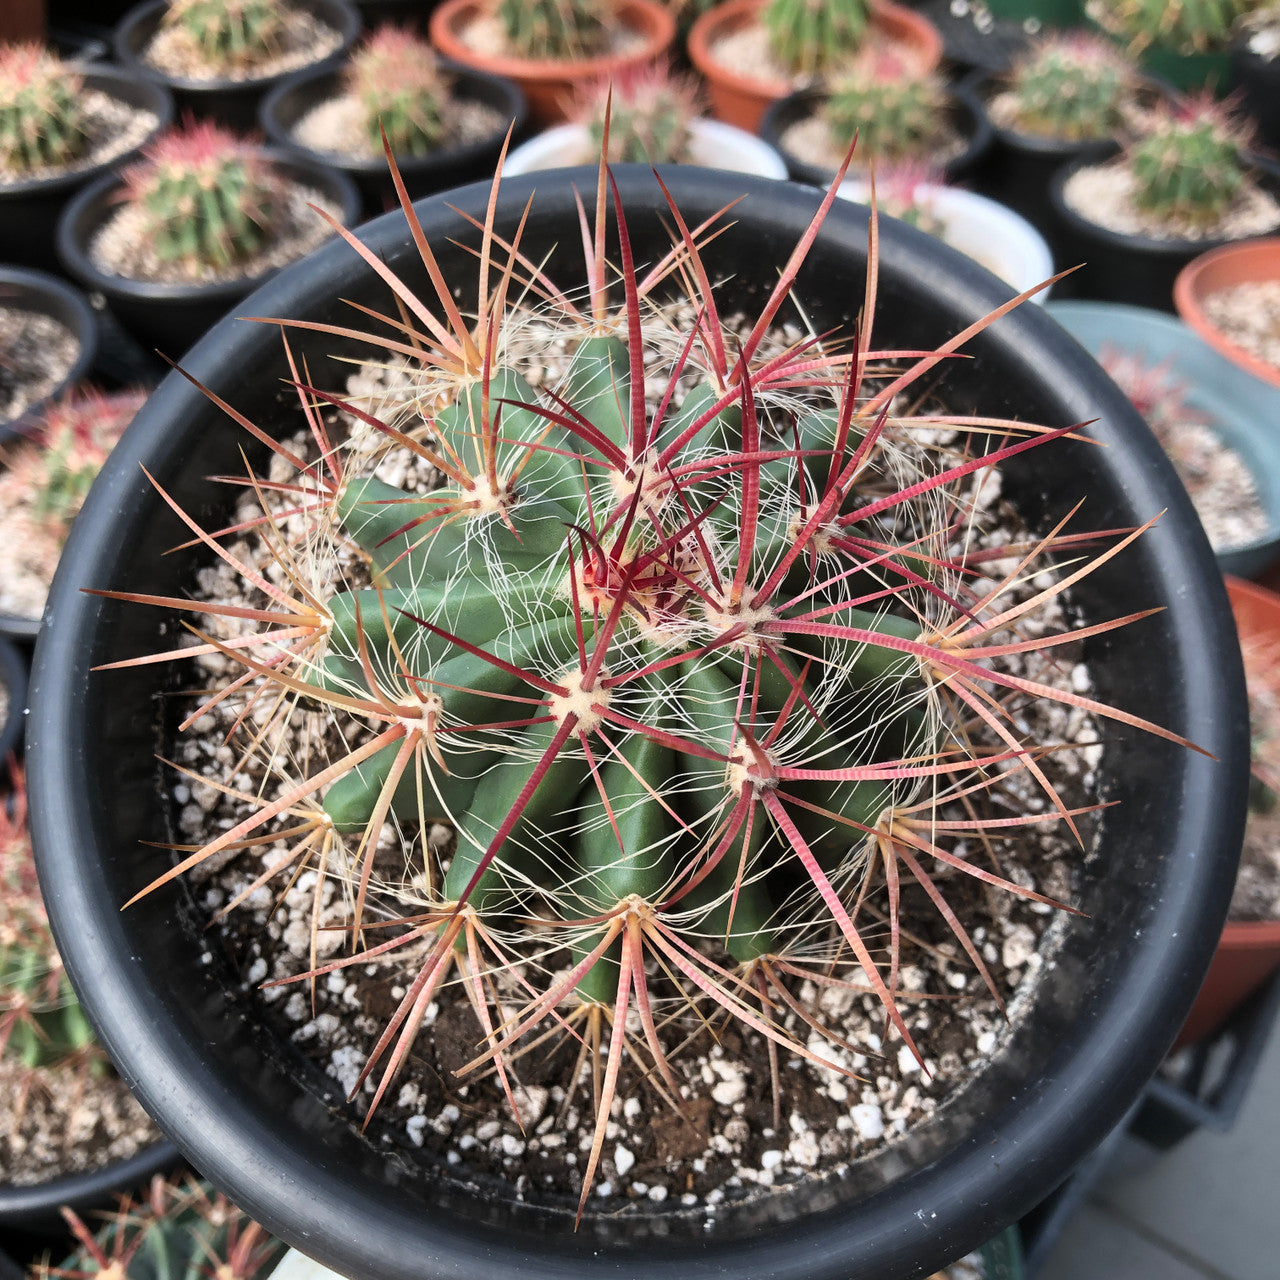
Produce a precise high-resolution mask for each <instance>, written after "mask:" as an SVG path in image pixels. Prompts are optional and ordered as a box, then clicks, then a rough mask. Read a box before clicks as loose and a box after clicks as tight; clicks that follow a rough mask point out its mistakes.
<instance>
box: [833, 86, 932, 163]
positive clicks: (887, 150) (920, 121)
mask: <svg viewBox="0 0 1280 1280" xmlns="http://www.w3.org/2000/svg"><path fill="white" fill-rule="evenodd" d="M822 115H823V118H824V119H825V120H826V122H827V128H828V129H829V130H830V132H831V136H832V138H833V139H834V140H835V141H836V143H837V145H838V146H840V147H841V148H847V147H850V146H852V145H853V142H854V139H855V138H856V139H857V142H858V158H859V159H860V160H866V159H868V158H874V159H884V160H891V161H894V160H907V159H913V158H915V159H919V158H921V157H922V156H923V155H924V154H925V153H926V152H927V151H928V150H929V149H930V148H931V147H933V146H935V145H936V144H937V142H938V139H939V137H940V136H942V132H943V130H944V128H945V125H946V120H947V91H946V88H945V86H944V85H943V83H942V81H941V80H940V79H939V78H938V77H937V76H932V75H912V74H910V73H906V72H900V71H898V72H893V73H878V74H872V75H870V76H867V75H854V76H850V77H848V78H846V79H844V80H841V81H839V82H837V83H836V84H835V85H833V86H832V90H831V96H830V97H829V98H828V99H827V101H826V103H825V105H824V106H823V109H822Z"/></svg>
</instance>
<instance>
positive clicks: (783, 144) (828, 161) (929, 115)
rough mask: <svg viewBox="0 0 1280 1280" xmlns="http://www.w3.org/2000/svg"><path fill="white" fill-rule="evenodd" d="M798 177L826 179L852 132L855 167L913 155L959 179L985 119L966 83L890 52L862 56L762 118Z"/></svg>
mask: <svg viewBox="0 0 1280 1280" xmlns="http://www.w3.org/2000/svg"><path fill="white" fill-rule="evenodd" d="M760 136H761V137H762V138H764V140H765V141H766V142H768V143H769V144H770V145H772V146H774V147H776V148H777V149H778V151H779V152H780V153H781V155H782V156H783V158H784V159H785V160H786V162H787V172H788V175H789V176H790V177H791V178H793V179H794V180H795V181H797V182H810V183H813V184H814V185H815V186H825V185H826V184H827V183H828V182H830V181H831V175H832V174H833V173H835V171H836V170H837V169H838V168H839V167H840V165H841V163H842V162H843V159H844V156H845V154H846V153H847V152H848V150H849V148H850V147H851V146H852V145H853V143H854V139H857V143H858V147H857V151H856V153H855V155H856V160H857V168H858V169H861V170H864V171H865V170H866V169H867V168H868V167H870V166H871V165H873V164H874V165H878V166H883V165H885V164H902V163H915V164H919V165H925V166H927V167H929V168H930V169H933V170H935V171H937V172H938V173H939V174H941V175H942V176H944V177H945V178H946V179H948V180H949V181H960V180H962V179H963V178H964V177H965V176H966V175H967V174H969V173H970V172H971V171H972V170H973V169H974V168H975V167H977V166H979V165H981V163H982V160H983V158H984V156H985V155H986V152H987V150H988V148H989V147H990V146H991V127H990V125H988V124H987V122H986V119H985V118H984V117H983V115H982V112H981V111H980V110H979V108H978V105H977V103H976V102H974V100H973V98H972V96H971V95H970V93H969V91H968V90H967V89H964V88H962V87H957V88H949V87H948V86H947V84H946V82H945V81H944V80H943V78H942V77H941V76H939V75H937V74H936V73H934V72H925V73H920V72H913V71H912V70H911V69H910V68H909V67H905V66H903V64H902V62H901V61H900V60H899V59H898V58H896V57H894V56H892V55H882V56H880V57H876V58H868V59H866V60H865V62H864V63H863V65H861V66H860V67H859V68H858V69H857V70H856V71H853V72H851V73H847V74H846V75H844V76H842V77H840V78H838V79H835V78H833V79H832V80H831V82H830V84H829V86H828V87H827V88H825V89H803V90H800V91H799V92H797V93H792V94H788V95H787V96H786V97H785V98H779V99H778V101H777V102H775V103H773V104H772V106H770V107H769V109H768V111H766V112H765V114H764V118H763V120H762V121H761V122H760Z"/></svg>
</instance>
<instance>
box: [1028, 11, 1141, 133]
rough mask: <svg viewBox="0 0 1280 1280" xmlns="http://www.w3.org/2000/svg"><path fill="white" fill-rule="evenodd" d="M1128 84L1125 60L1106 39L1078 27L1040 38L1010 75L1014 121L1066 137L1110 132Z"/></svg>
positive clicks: (1114, 127)
mask: <svg viewBox="0 0 1280 1280" xmlns="http://www.w3.org/2000/svg"><path fill="white" fill-rule="evenodd" d="M1132 84H1133V73H1132V71H1131V70H1130V68H1129V66H1128V64H1127V63H1126V62H1125V61H1124V59H1123V58H1121V57H1120V56H1119V55H1118V54H1117V53H1116V51H1115V50H1114V49H1113V48H1112V47H1111V46H1110V45H1109V44H1108V43H1107V42H1106V41H1105V40H1098V39H1094V38H1093V37H1091V36H1086V35H1081V34H1079V33H1073V34H1070V35H1060V36H1049V37H1047V38H1045V39H1042V40H1040V41H1039V42H1038V43H1037V44H1036V45H1035V46H1034V47H1033V48H1032V49H1031V50H1030V51H1029V53H1028V54H1027V55H1026V56H1025V57H1023V58H1020V59H1019V60H1018V61H1017V62H1016V63H1015V64H1014V66H1013V68H1012V70H1011V72H1010V75H1009V87H1010V89H1011V91H1012V96H1013V104H1014V110H1015V113H1016V120H1017V124H1018V126H1019V127H1020V128H1021V129H1023V130H1025V131H1026V132H1028V133H1032V134H1040V135H1045V136H1048V137H1051V138H1062V139H1066V140H1069V141H1085V140H1092V139H1096V138H1109V137H1111V136H1112V135H1113V134H1114V133H1115V132H1116V130H1117V128H1118V127H1119V126H1120V124H1121V120H1122V116H1121V108H1122V106H1123V104H1124V99H1125V95H1126V93H1128V92H1129V90H1130V89H1131V87H1132Z"/></svg>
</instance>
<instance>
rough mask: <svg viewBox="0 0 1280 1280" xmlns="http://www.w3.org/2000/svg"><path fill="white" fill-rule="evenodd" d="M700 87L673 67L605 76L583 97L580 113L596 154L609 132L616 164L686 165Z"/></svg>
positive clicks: (579, 101) (579, 107)
mask: <svg viewBox="0 0 1280 1280" xmlns="http://www.w3.org/2000/svg"><path fill="white" fill-rule="evenodd" d="M700 106H701V104H700V102H699V95H698V86H697V84H696V83H695V82H693V81H692V80H690V79H688V78H687V77H684V76H677V75H674V74H673V73H672V71H671V69H670V67H643V68H640V69H639V70H637V71H634V72H632V73H630V74H628V75H626V76H623V77H620V78H615V79H612V80H611V79H609V78H608V77H603V78H601V79H600V80H598V81H597V82H596V83H595V84H594V85H591V86H590V87H589V88H588V89H587V90H586V92H585V93H583V94H582V95H580V96H579V98H578V100H577V103H576V109H575V112H574V114H575V116H576V118H577V119H578V120H579V121H580V122H581V123H582V124H583V125H585V126H586V129H587V132H588V133H589V134H590V136H591V145H592V148H593V149H594V151H595V153H596V154H599V153H600V149H601V147H602V146H603V145H604V137H605V127H606V123H607V125H608V133H609V152H608V154H609V161H610V163H613V164H620V163H624V162H635V163H637V164H669V163H682V162H684V161H687V160H688V158H689V126H690V124H692V122H693V121H694V120H695V119H696V118H697V117H698V115H699V114H700Z"/></svg>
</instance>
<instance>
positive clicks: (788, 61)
mask: <svg viewBox="0 0 1280 1280" xmlns="http://www.w3.org/2000/svg"><path fill="white" fill-rule="evenodd" d="M762 19H763V21H764V24H765V27H766V29H767V30H768V33H769V48H770V49H771V50H772V52H773V55H774V57H776V58H777V59H778V61H779V62H781V63H782V64H783V66H785V67H786V68H787V69H788V70H789V71H791V73H792V74H793V75H798V76H805V77H811V76H816V75H819V74H821V73H822V72H825V71H830V70H831V69H832V68H833V67H837V66H839V65H840V64H841V63H842V62H845V61H847V60H848V58H849V57H850V56H851V55H852V54H854V53H856V52H857V50H858V49H859V48H860V47H861V45H862V40H863V36H864V35H865V34H866V30H867V26H868V24H869V23H870V21H871V5H870V0H769V3H768V5H767V6H766V7H765V9H764V12H763V14H762Z"/></svg>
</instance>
